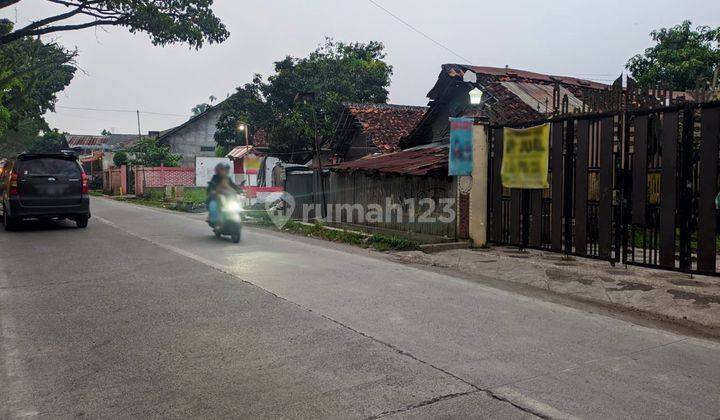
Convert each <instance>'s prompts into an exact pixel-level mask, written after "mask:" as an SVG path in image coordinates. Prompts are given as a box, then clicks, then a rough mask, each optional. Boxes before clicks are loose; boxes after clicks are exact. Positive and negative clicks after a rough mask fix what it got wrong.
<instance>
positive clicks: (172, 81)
mask: <svg viewBox="0 0 720 420" xmlns="http://www.w3.org/2000/svg"><path fill="white" fill-rule="evenodd" d="M375 1H376V2H377V3H379V4H381V5H382V6H383V7H385V8H387V9H388V10H390V11H391V12H392V13H394V14H395V15H397V16H399V17H400V18H402V19H404V20H405V21H407V22H409V23H410V24H412V25H413V26H414V27H416V28H418V29H419V30H420V31H422V32H423V33H425V34H427V35H428V36H429V37H431V38H433V39H434V40H436V41H437V42H439V43H440V44H443V45H445V46H446V47H448V48H449V49H451V50H452V51H454V52H455V53H457V54H458V55H460V56H461V57H464V58H466V59H467V60H469V61H471V62H472V63H469V64H475V65H486V66H498V67H502V66H505V65H509V66H510V67H514V68H519V69H524V70H532V71H536V72H541V73H550V74H556V75H568V76H577V77H584V78H588V79H593V80H598V81H609V80H610V79H613V76H615V77H616V75H618V74H620V72H622V71H623V66H624V63H625V62H626V61H627V59H628V58H629V57H630V56H632V55H634V54H636V53H638V52H641V51H642V50H643V49H644V48H646V47H648V46H649V45H650V43H651V42H650V41H651V40H650V37H649V35H648V34H649V32H650V31H651V30H652V29H654V28H658V27H666V26H671V25H674V24H677V23H679V22H680V21H682V20H684V19H690V20H692V21H693V24H694V25H699V24H703V25H710V26H720V1H717V0H705V1H701V0H683V1H677V0H655V1H634V0H633V1H628V0H605V1H602V2H589V1H585V2H580V1H569V0H552V1H550V0H548V1H531V0H513V1H479V0H475V1H472V0H435V1H430V0H375ZM215 3H216V4H215V6H214V10H215V12H216V14H217V15H218V16H219V17H220V18H221V19H222V21H223V22H224V23H225V24H226V25H227V27H228V29H229V30H230V33H231V35H230V39H228V40H227V41H226V42H224V43H223V44H220V45H211V46H206V47H204V48H203V49H202V50H200V51H195V50H190V49H188V47H187V46H183V45H173V46H168V47H164V48H162V47H154V46H153V45H152V44H151V43H150V42H149V40H148V38H147V36H145V35H143V34H134V35H133V34H130V33H129V32H127V31H126V30H124V29H122V28H109V29H88V30H83V31H75V32H66V33H61V34H56V35H54V37H55V38H57V39H58V41H59V42H60V43H61V44H63V45H65V46H66V47H68V48H74V47H77V49H78V50H79V52H80V56H79V59H78V63H79V66H80V67H81V68H82V70H83V71H82V72H78V73H77V74H76V76H75V79H74V80H73V82H72V84H71V85H70V87H69V88H68V89H66V90H65V92H63V93H61V94H60V96H59V97H60V100H59V102H58V108H57V113H54V114H49V115H48V116H47V119H48V121H49V122H50V124H51V125H52V126H55V127H57V128H59V129H61V130H63V131H67V132H71V133H78V134H99V133H100V132H101V131H102V130H103V129H108V130H110V131H113V132H116V133H136V132H137V121H136V117H135V114H134V113H128V112H99V111H88V110H76V109H69V108H98V109H114V110H136V109H139V110H140V111H141V128H142V131H143V132H147V131H148V130H162V129H166V128H170V127H173V126H175V125H178V124H179V123H181V122H183V121H184V120H186V119H187V116H188V115H190V109H191V108H192V107H193V106H194V105H195V104H198V103H201V102H206V101H207V100H208V97H209V96H210V95H214V96H216V97H218V98H221V99H222V98H225V97H226V96H227V95H228V94H231V93H232V92H233V91H234V89H235V87H236V86H238V85H241V84H243V83H246V82H248V81H250V79H251V78H252V75H253V74H254V73H261V74H263V75H268V74H270V73H271V71H272V63H273V62H274V61H277V60H279V59H281V58H283V57H284V56H285V55H294V56H303V55H305V54H307V53H308V52H310V51H311V50H313V49H314V48H315V47H316V46H317V45H318V44H319V43H321V42H322V41H323V39H324V37H326V36H329V37H332V38H335V39H337V40H342V41H362V42H367V41H370V40H377V41H382V42H383V43H384V44H385V46H386V48H387V61H388V62H389V63H390V64H391V65H392V66H393V68H394V74H393V77H392V84H391V86H390V101H391V102H392V103H398V104H410V105H418V104H422V105H424V104H426V103H427V99H426V97H425V95H426V94H427V92H428V91H429V90H430V88H431V87H432V86H433V84H434V83H435V80H436V78H437V75H438V73H439V71H440V65H441V64H443V63H458V62H463V61H465V60H463V59H461V58H459V57H458V56H456V55H454V54H453V53H451V52H449V51H447V50H445V49H443V48H442V47H440V46H438V45H436V44H434V43H433V42H431V41H429V40H428V39H426V38H425V37H423V36H422V35H421V34H418V33H417V32H414V31H413V30H411V29H409V28H408V27H406V26H404V25H403V24H402V23H400V22H398V21H397V20H395V19H394V18H393V17H392V16H390V15H388V14H387V13H386V12H384V11H383V10H381V9H379V8H378V7H376V6H375V5H373V4H372V3H371V2H370V1H369V0H352V1H351V0H304V1H303V0H294V1H293V0H215ZM49 4H50V3H48V2H47V1H45V0H22V1H21V2H19V3H18V5H17V7H14V8H7V9H5V10H4V11H3V13H0V16H3V17H7V18H10V19H11V20H16V19H17V25H18V26H20V25H23V24H26V23H27V22H29V21H30V20H32V19H35V18H38V17H41V16H47V15H50V14H54V12H55V11H57V10H58V9H57V8H56V7H55V6H53V5H49ZM148 112H149V113H148ZM152 113H162V114H176V115H155V114H152Z"/></svg>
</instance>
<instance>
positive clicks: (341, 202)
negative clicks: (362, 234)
mask: <svg viewBox="0 0 720 420" xmlns="http://www.w3.org/2000/svg"><path fill="white" fill-rule="evenodd" d="M323 181H324V186H325V200H326V204H327V208H326V209H327V210H326V215H327V216H328V218H329V219H330V220H331V221H335V222H341V223H350V224H357V225H366V226H368V227H375V228H381V229H390V230H397V231H402V232H411V233H418V234H423V235H433V236H441V237H447V238H455V237H456V235H457V222H456V217H457V206H456V203H455V196H456V189H455V183H454V182H453V179H452V178H445V177H432V176H404V175H386V176H375V175H368V174H366V173H364V172H362V171H356V172H345V171H342V172H331V173H329V174H325V175H324V176H323ZM285 191H287V192H288V193H289V194H292V195H293V197H294V198H295V209H294V210H293V218H295V219H300V218H302V217H303V206H307V205H310V206H314V204H315V203H314V194H313V174H292V173H291V174H288V176H287V180H286V183H285ZM448 199H449V200H452V202H451V203H447V204H446V202H445V200H448ZM441 200H442V201H441ZM373 211H375V212H373ZM378 211H379V213H378ZM305 213H307V211H306V212H305ZM310 215H314V213H313V212H310ZM421 216H423V217H425V218H428V219H429V220H428V221H420V220H419V219H420V217H421ZM444 216H452V217H451V218H450V219H451V220H447V221H443V220H444Z"/></svg>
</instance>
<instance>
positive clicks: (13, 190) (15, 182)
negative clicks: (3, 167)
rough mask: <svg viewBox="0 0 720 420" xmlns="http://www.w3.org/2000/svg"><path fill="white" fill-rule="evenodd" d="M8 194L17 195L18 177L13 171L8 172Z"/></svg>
mask: <svg viewBox="0 0 720 420" xmlns="http://www.w3.org/2000/svg"><path fill="white" fill-rule="evenodd" d="M8 194H10V195H18V178H17V174H16V173H15V172H12V173H11V174H10V189H9V191H8Z"/></svg>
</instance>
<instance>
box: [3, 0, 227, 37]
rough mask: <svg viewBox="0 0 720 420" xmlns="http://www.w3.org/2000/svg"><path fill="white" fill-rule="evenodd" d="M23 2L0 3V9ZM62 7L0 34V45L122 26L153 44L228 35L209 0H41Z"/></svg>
mask: <svg viewBox="0 0 720 420" xmlns="http://www.w3.org/2000/svg"><path fill="white" fill-rule="evenodd" d="M22 1H24V0H0V10H2V9H4V8H6V7H9V6H12V5H15V4H17V3H21V2H22ZM44 3H46V4H47V5H48V9H49V10H50V9H51V7H50V6H54V5H57V6H62V7H63V9H60V10H57V9H56V10H57V13H54V14H50V15H49V16H45V17H43V18H41V19H38V20H36V21H33V22H30V23H29V24H27V25H25V26H23V27H21V28H16V29H13V30H12V31H9V32H7V33H5V34H2V35H0V45H2V44H7V43H9V42H12V41H15V40H18V39H21V38H25V37H34V36H37V35H45V34H52V33H57V32H63V31H72V30H78V29H85V28H92V27H96V26H122V27H125V28H127V29H128V30H129V31H130V32H132V33H135V32H145V33H147V34H148V35H150V39H151V41H152V43H153V44H155V45H166V44H170V43H176V42H184V43H187V44H190V46H192V47H195V48H200V47H201V46H202V45H203V44H204V43H205V42H209V43H214V42H222V41H224V40H225V39H227V37H228V35H229V33H228V31H227V29H226V28H225V25H223V24H222V22H220V19H218V17H217V16H215V14H214V13H213V11H212V9H211V6H212V4H213V0H173V1H168V0H145V1H137V0H44Z"/></svg>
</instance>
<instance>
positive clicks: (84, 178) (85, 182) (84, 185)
mask: <svg viewBox="0 0 720 420" xmlns="http://www.w3.org/2000/svg"><path fill="white" fill-rule="evenodd" d="M80 176H81V178H80V179H81V180H82V193H83V194H87V193H88V176H87V174H86V173H85V172H83V173H82V174H81V175H80Z"/></svg>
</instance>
